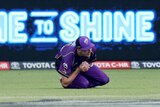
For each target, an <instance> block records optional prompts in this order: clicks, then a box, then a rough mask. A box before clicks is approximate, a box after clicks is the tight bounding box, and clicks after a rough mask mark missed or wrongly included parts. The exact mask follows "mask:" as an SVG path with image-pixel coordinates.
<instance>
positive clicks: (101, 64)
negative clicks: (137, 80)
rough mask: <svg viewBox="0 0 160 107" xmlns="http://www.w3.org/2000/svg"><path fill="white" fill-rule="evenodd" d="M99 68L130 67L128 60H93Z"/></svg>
mask: <svg viewBox="0 0 160 107" xmlns="http://www.w3.org/2000/svg"><path fill="white" fill-rule="evenodd" d="M94 64H95V65H97V66H98V67H99V68H101V69H130V68H131V64H130V61H96V62H94Z"/></svg>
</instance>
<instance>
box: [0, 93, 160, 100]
mask: <svg viewBox="0 0 160 107" xmlns="http://www.w3.org/2000/svg"><path fill="white" fill-rule="evenodd" d="M79 98H88V99H95V98H96V99H98V98H104V99H105V98H122V99H125V98H129V99H130V98H140V99H143V98H146V99H153V98H155V99H156V98H158V99H160V94H148V95H138V96H137V95H135V96H133V95H131V96H130V95H126V96H123V95H98V96H94V95H93V96H92V95H90V96H0V99H79Z"/></svg>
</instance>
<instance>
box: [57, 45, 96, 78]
mask: <svg viewBox="0 0 160 107" xmlns="http://www.w3.org/2000/svg"><path fill="white" fill-rule="evenodd" d="M55 58H56V59H57V60H58V63H59V64H58V65H56V69H57V71H58V72H59V73H60V74H61V75H63V76H66V77H68V76H69V75H71V73H72V72H73V71H74V70H75V69H76V68H77V67H78V66H79V65H80V64H81V63H82V62H83V61H87V62H89V63H91V62H92V61H93V60H95V58H96V54H95V47H93V52H92V54H91V56H90V58H87V57H80V56H78V55H77V52H76V44H75V42H72V43H69V44H66V45H64V46H63V47H62V48H61V49H60V51H59V52H58V53H57V55H56V56H55ZM56 63H57V61H56Z"/></svg>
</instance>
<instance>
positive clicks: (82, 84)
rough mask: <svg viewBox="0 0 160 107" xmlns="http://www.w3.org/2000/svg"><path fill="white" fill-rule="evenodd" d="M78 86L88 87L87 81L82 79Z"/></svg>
mask: <svg viewBox="0 0 160 107" xmlns="http://www.w3.org/2000/svg"><path fill="white" fill-rule="evenodd" d="M80 87H81V88H88V87H89V81H83V82H82V83H81V84H80Z"/></svg>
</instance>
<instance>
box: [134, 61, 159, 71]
mask: <svg viewBox="0 0 160 107" xmlns="http://www.w3.org/2000/svg"><path fill="white" fill-rule="evenodd" d="M131 68H132V69H134V68H135V69H139V68H140V69H159V68H160V61H132V62H131Z"/></svg>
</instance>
